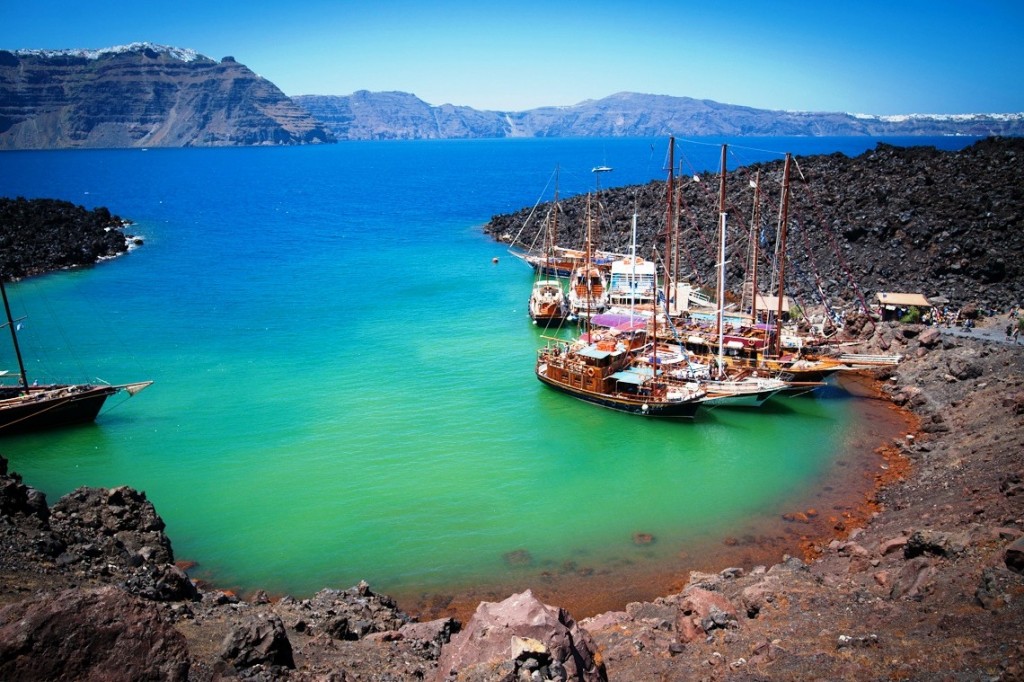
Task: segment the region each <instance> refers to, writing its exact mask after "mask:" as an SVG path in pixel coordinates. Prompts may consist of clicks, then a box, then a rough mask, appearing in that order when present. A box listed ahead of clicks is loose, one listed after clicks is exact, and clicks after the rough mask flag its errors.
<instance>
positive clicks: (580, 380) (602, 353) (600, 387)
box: [536, 338, 704, 419]
mask: <svg viewBox="0 0 1024 682" xmlns="http://www.w3.org/2000/svg"><path fill="white" fill-rule="evenodd" d="M632 345H633V344H631V343H629V342H626V341H625V340H615V339H609V340H602V341H597V342H591V341H590V340H589V339H582V338H581V339H579V340H577V341H576V342H574V343H572V344H569V343H566V342H564V341H558V340H552V341H551V342H549V343H548V345H547V346H545V347H544V348H541V349H540V350H539V351H538V353H537V364H536V374H537V378H538V379H539V380H540V381H541V382H542V383H544V384H546V385H548V386H550V387H551V388H553V389H555V390H557V391H561V392H562V393H566V394H568V395H571V396H572V397H574V398H577V399H579V400H583V401H586V402H589V403H593V404H594V405H600V406H601V407H607V408H609V409H612V410H617V411H619V412H627V413H629V414H638V415H643V416H646V417H672V418H683V419H692V418H693V417H694V416H696V414H697V410H698V409H699V408H700V405H701V403H700V399H701V398H702V397H704V391H703V389H702V388H701V387H700V385H699V384H697V383H696V382H693V381H687V380H684V379H675V378H673V377H671V376H669V375H668V374H667V373H666V372H665V371H664V370H663V369H661V368H660V367H659V366H658V364H657V363H654V364H645V363H640V362H637V361H636V355H635V354H634V352H633V351H632Z"/></svg>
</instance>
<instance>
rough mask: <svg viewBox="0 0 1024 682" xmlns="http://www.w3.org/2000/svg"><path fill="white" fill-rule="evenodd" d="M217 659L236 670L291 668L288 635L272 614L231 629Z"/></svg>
mask: <svg viewBox="0 0 1024 682" xmlns="http://www.w3.org/2000/svg"><path fill="white" fill-rule="evenodd" d="M220 657H221V658H222V659H224V660H225V661H227V662H228V663H230V664H231V665H233V666H234V667H235V668H236V669H239V670H244V669H246V668H252V667H253V666H256V665H268V666H281V667H285V668H294V667H295V659H294V658H293V656H292V645H291V642H289V641H288V633H287V632H285V629H284V623H283V622H282V621H281V618H280V617H279V616H277V615H276V614H271V615H270V616H268V617H266V618H262V617H257V618H252V619H250V620H248V621H246V622H243V623H241V624H240V625H237V626H235V627H234V628H233V629H232V630H231V632H229V633H228V635H227V636H226V637H225V638H224V642H223V643H222V644H221V651H220Z"/></svg>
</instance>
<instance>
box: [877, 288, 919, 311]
mask: <svg viewBox="0 0 1024 682" xmlns="http://www.w3.org/2000/svg"><path fill="white" fill-rule="evenodd" d="M877 296H878V302H879V303H881V304H882V305H915V306H917V307H919V308H931V307H932V304H931V303H929V302H928V299H927V298H925V297H924V296H923V295H921V294H898V293H892V292H886V291H879V292H878V294H877Z"/></svg>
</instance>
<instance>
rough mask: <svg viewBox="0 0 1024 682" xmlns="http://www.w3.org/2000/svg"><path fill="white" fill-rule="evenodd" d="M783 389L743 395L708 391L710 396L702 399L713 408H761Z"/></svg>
mask: <svg viewBox="0 0 1024 682" xmlns="http://www.w3.org/2000/svg"><path fill="white" fill-rule="evenodd" d="M782 390H783V389H780V388H771V389H766V390H764V391H746V392H743V393H715V392H714V391H708V395H707V396H706V397H704V398H702V399H701V402H703V403H704V404H705V405H708V406H713V407H761V406H762V405H764V404H765V403H766V402H768V400H770V399H771V397H772V396H774V395H776V394H777V393H780V392H782Z"/></svg>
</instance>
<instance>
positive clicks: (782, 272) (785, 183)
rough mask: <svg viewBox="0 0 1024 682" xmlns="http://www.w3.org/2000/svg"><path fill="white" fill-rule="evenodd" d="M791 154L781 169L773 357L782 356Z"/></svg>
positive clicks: (787, 153) (787, 154)
mask: <svg viewBox="0 0 1024 682" xmlns="http://www.w3.org/2000/svg"><path fill="white" fill-rule="evenodd" d="M791 159H792V154H790V153H789V152H786V165H785V166H783V169H782V204H781V205H780V206H779V248H778V253H777V255H776V261H777V262H778V267H779V289H778V298H779V300H778V308H777V310H776V313H775V328H776V335H775V357H781V355H782V297H783V296H784V295H785V289H786V225H787V223H788V222H789V163H790V160H791Z"/></svg>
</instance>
